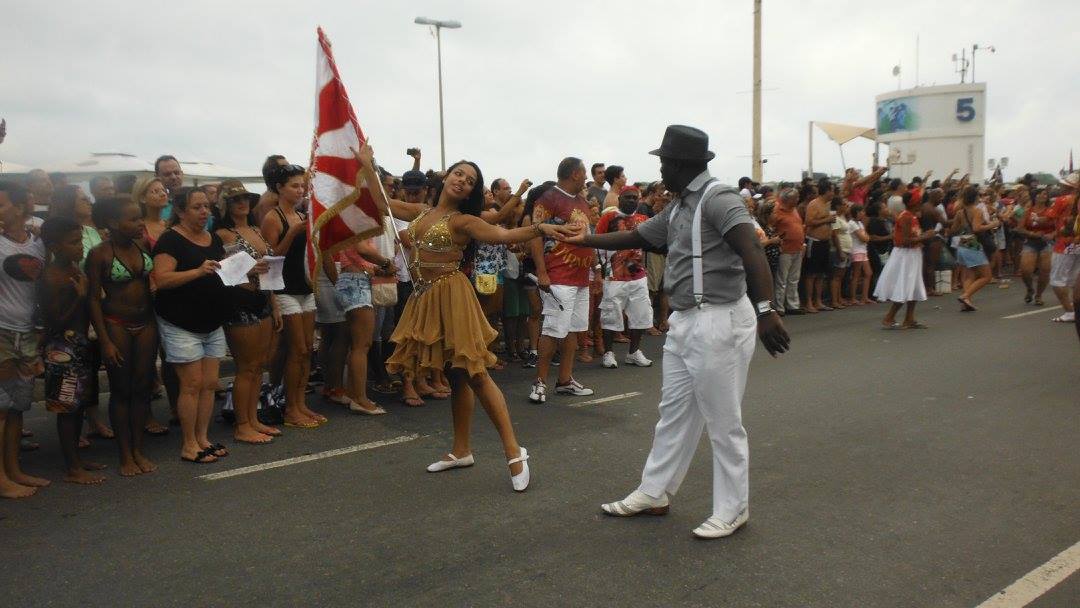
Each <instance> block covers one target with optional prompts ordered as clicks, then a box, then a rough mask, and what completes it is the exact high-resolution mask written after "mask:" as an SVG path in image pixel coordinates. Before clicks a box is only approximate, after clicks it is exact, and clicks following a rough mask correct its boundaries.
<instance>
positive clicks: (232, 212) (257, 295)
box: [215, 180, 282, 445]
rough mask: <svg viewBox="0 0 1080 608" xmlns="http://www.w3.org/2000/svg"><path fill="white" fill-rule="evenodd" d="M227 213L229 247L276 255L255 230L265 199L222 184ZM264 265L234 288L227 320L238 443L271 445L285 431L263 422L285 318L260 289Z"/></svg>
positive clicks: (224, 235)
mask: <svg viewBox="0 0 1080 608" xmlns="http://www.w3.org/2000/svg"><path fill="white" fill-rule="evenodd" d="M221 200H222V203H223V204H224V207H225V209H224V213H223V215H222V217H221V219H220V220H218V221H217V226H218V229H217V230H216V231H215V233H216V234H217V235H218V238H220V239H221V242H222V243H223V244H224V245H225V247H231V248H235V249H236V250H238V251H244V252H247V254H248V255H250V256H251V257H253V258H255V259H256V260H260V261H261V260H262V258H263V257H264V256H266V255H267V254H268V253H270V245H269V244H267V242H266V241H265V240H264V239H263V237H262V234H260V233H259V230H258V229H257V228H255V227H254V226H253V225H252V222H253V221H254V219H255V217H254V214H253V213H252V205H254V204H255V203H257V202H258V201H259V195H258V194H254V193H251V192H248V191H247V190H246V189H245V188H244V184H242V183H240V180H226V181H225V182H222V184H221ZM267 268H268V266H267V265H266V264H265V262H264V263H262V264H260V265H258V266H256V267H255V268H252V270H251V272H250V273H249V274H248V282H247V283H245V284H243V285H236V286H233V287H229V314H228V315H227V316H226V318H225V340H226V342H228V344H229V351H230V352H232V354H233V359H234V360H235V362H236V379H235V380H233V389H232V390H233V394H232V397H233V408H234V411H235V413H236V424H235V426H234V427H233V439H236V440H237V441H239V442H241V443H251V444H256V445H257V444H262V443H270V442H271V441H272V440H273V438H274V437H277V436H279V435H281V431H280V430H278V429H276V428H274V427H272V426H267V425H265V424H263V423H261V422H259V417H258V410H259V387H260V386H262V375H263V370H264V369H266V364H267V363H268V362H269V360H270V353H272V352H274V344H273V343H274V336H275V332H277V331H280V330H281V325H282V322H281V314H280V313H279V312H278V308H277V302H275V301H274V299H273V298H271V297H270V293H269V292H267V291H262V290H261V289H260V287H259V278H258V277H259V273H260V272H265V271H266V269H267Z"/></svg>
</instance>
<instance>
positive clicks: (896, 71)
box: [892, 65, 900, 76]
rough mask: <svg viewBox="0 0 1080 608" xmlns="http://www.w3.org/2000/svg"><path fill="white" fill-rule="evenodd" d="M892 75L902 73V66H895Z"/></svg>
mask: <svg viewBox="0 0 1080 608" xmlns="http://www.w3.org/2000/svg"><path fill="white" fill-rule="evenodd" d="M892 75H893V76H899V75H900V66H898V65H894V66H893V69H892Z"/></svg>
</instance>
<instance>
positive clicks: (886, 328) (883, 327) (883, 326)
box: [881, 322, 902, 330]
mask: <svg viewBox="0 0 1080 608" xmlns="http://www.w3.org/2000/svg"><path fill="white" fill-rule="evenodd" d="M881 329H885V330H894V329H902V328H901V327H900V324H899V323H895V322H894V323H893V324H892V325H882V326H881Z"/></svg>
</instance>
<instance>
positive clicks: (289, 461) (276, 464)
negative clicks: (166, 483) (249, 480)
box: [198, 434, 420, 481]
mask: <svg viewBox="0 0 1080 608" xmlns="http://www.w3.org/2000/svg"><path fill="white" fill-rule="evenodd" d="M419 438H420V435H417V434H412V435H402V436H400V437H394V438H393V439H383V440H381V441H372V442H371V443H361V444H359V445H352V446H349V447H347V448H338V449H336V450H329V451H326V452H319V453H317V454H307V455H304V456H297V457H295V458H286V459H285V460H275V461H273V462H264V463H263V464H255V465H251V466H249V467H240V468H238V469H230V470H228V471H222V472H220V473H210V474H209V475H201V476H199V477H198V479H202V480H203V481H217V480H218V479H228V478H229V477H237V476H239V475H247V474H248V473H258V472H259V471H267V470H269V469H278V468H281V467H287V466H289V465H294V464H300V463H302V462H311V461H312V460H322V459H323V458H333V457H334V456H343V455H345V454H352V453H353V452H363V451H364V450H373V449H375V448H381V447H385V446H388V445H394V444H398V443H405V442H406V441H412V440H414V439H419Z"/></svg>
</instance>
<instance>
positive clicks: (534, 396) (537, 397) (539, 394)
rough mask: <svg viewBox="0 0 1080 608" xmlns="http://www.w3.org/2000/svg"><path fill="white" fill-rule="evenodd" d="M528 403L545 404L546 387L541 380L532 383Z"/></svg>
mask: <svg viewBox="0 0 1080 608" xmlns="http://www.w3.org/2000/svg"><path fill="white" fill-rule="evenodd" d="M529 401H530V402H532V403H546V402H547V385H545V384H544V382H543V380H537V381H536V382H533V385H532V392H531V393H529Z"/></svg>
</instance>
